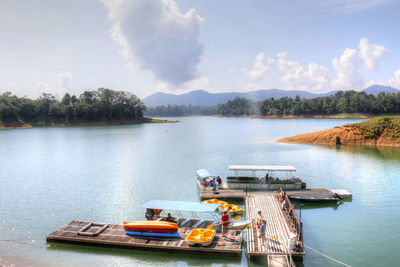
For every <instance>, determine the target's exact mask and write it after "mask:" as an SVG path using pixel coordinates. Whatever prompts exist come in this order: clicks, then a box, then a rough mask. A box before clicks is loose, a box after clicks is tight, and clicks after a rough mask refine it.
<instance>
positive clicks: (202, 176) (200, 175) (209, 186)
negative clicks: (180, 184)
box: [196, 169, 218, 190]
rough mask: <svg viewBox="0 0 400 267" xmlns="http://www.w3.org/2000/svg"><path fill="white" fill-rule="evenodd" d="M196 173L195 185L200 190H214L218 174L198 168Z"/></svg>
mask: <svg viewBox="0 0 400 267" xmlns="http://www.w3.org/2000/svg"><path fill="white" fill-rule="evenodd" d="M196 174H197V187H198V188H199V189H200V190H216V187H217V179H218V175H215V174H214V173H211V172H209V171H208V170H206V169H199V170H197V171H196Z"/></svg>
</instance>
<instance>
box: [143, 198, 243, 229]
mask: <svg viewBox="0 0 400 267" xmlns="http://www.w3.org/2000/svg"><path fill="white" fill-rule="evenodd" d="M219 206H220V204H208V203H197V202H184V201H171V200H150V201H148V202H146V203H144V204H143V205H142V207H143V208H146V209H152V210H159V211H160V213H159V216H158V217H159V218H158V219H163V218H165V217H166V214H167V213H171V214H173V215H174V216H176V217H177V218H176V219H177V220H176V221H177V223H178V226H179V228H182V227H185V228H192V229H193V228H206V227H207V226H208V225H217V224H219V221H220V214H218V213H217V212H216V210H217V209H218V207H219ZM247 225H248V223H247V222H242V221H240V222H239V221H234V222H232V224H231V225H230V227H228V228H231V229H234V230H242V229H243V228H245V227H246V226H247Z"/></svg>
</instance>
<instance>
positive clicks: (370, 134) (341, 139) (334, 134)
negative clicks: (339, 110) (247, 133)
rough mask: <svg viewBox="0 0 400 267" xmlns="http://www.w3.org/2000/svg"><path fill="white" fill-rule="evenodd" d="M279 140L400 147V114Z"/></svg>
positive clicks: (286, 141) (317, 143)
mask: <svg viewBox="0 0 400 267" xmlns="http://www.w3.org/2000/svg"><path fill="white" fill-rule="evenodd" d="M277 142H280V143H297V144H315V145H335V144H336V145H340V144H343V145H367V146H392V147H400V116H379V117H374V118H372V119H369V120H365V121H362V122H359V123H353V124H347V125H344V126H340V127H335V128H333V129H328V130H322V131H318V132H313V133H307V134H300V135H296V136H293V137H286V138H282V139H279V140H277Z"/></svg>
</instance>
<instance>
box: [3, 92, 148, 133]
mask: <svg viewBox="0 0 400 267" xmlns="http://www.w3.org/2000/svg"><path fill="white" fill-rule="evenodd" d="M144 111H145V106H144V104H143V103H142V102H141V101H140V99H139V98H138V97H136V95H134V94H132V93H129V92H124V91H114V90H111V89H106V88H100V89H98V90H97V91H85V92H83V93H82V94H81V95H80V96H79V97H76V96H75V95H72V96H71V95H70V94H68V93H67V94H65V96H64V97H63V98H62V100H61V101H59V100H57V99H56V98H55V97H54V96H53V95H51V94H43V95H42V96H41V97H39V98H38V99H34V100H33V99H29V98H26V97H17V96H15V95H12V94H11V93H4V94H2V95H0V120H1V122H2V123H3V124H8V123H11V124H13V123H14V124H15V123H17V124H18V123H34V124H35V123H39V124H41V125H50V124H51V123H67V124H68V123H74V122H93V121H113V120H132V119H142V118H143V113H144Z"/></svg>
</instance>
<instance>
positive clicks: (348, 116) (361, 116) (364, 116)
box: [212, 114, 378, 119]
mask: <svg viewBox="0 0 400 267" xmlns="http://www.w3.org/2000/svg"><path fill="white" fill-rule="evenodd" d="M212 116H213V117H221V118H223V117H239V118H250V119H368V118H372V117H375V116H378V115H371V114H336V115H268V116H261V115H238V116H235V115H212Z"/></svg>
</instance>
